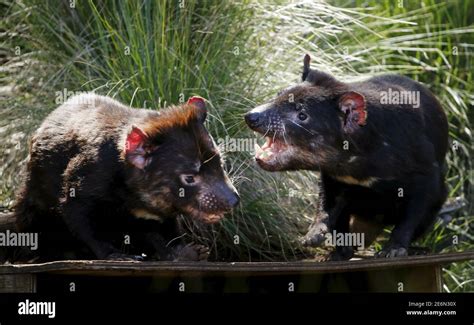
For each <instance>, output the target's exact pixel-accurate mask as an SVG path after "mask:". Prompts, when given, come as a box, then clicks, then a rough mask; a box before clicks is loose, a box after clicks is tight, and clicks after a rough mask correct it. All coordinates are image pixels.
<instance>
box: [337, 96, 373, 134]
mask: <svg viewBox="0 0 474 325" xmlns="http://www.w3.org/2000/svg"><path fill="white" fill-rule="evenodd" d="M339 108H340V109H341V111H342V112H343V113H344V121H343V128H344V131H346V132H352V131H355V130H356V129H357V128H358V127H360V126H364V125H365V124H366V123H367V106H366V101H365V97H364V95H362V94H359V93H358V92H355V91H351V92H348V93H345V94H344V95H342V96H341V98H340V99H339Z"/></svg>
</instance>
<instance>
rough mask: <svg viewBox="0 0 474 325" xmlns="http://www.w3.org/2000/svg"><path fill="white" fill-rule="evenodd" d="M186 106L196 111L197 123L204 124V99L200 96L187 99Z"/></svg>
mask: <svg viewBox="0 0 474 325" xmlns="http://www.w3.org/2000/svg"><path fill="white" fill-rule="evenodd" d="M188 104H189V105H192V106H194V107H196V108H197V109H198V119H199V121H201V122H204V121H205V120H206V117H207V109H206V102H205V100H204V98H202V97H200V96H193V97H191V98H189V99H188Z"/></svg>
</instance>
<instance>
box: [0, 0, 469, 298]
mask: <svg viewBox="0 0 474 325" xmlns="http://www.w3.org/2000/svg"><path fill="white" fill-rule="evenodd" d="M181 3H184V8H182V7H180V4H181ZM69 4H70V2H69V1H61V2H59V3H58V2H57V1H35V0H24V1H21V2H16V4H15V5H13V6H12V7H14V8H15V9H11V11H10V12H12V13H14V14H11V15H10V17H12V16H13V18H11V19H12V21H17V20H15V19H18V17H21V21H22V22H24V25H25V26H26V27H27V28H28V31H27V32H24V35H27V37H26V46H27V47H29V48H30V50H31V53H33V54H34V55H33V57H34V58H35V59H37V60H40V61H41V62H42V69H43V70H44V71H47V74H46V75H45V77H44V79H43V81H42V83H41V90H42V91H43V92H44V93H45V94H46V95H45V101H48V100H49V104H48V103H46V104H45V105H46V106H47V107H48V108H52V107H53V106H54V103H53V102H54V94H55V91H61V90H62V89H63V88H68V89H69V90H81V91H84V90H95V91H96V92H99V93H103V94H108V95H110V96H114V97H116V98H118V99H120V100H122V101H124V102H126V103H128V104H130V105H132V106H136V107H148V108H153V109H159V108H161V107H164V106H166V105H167V104H170V103H178V102H180V101H183V100H185V99H186V98H187V97H189V96H191V95H194V94H198V95H201V96H204V97H206V98H207V99H208V100H209V106H210V118H209V121H208V127H209V129H210V130H211V133H212V134H213V135H214V137H215V138H225V136H230V137H233V138H252V137H253V134H252V133H250V132H249V131H248V129H247V128H246V127H245V125H244V123H243V119H242V115H243V113H244V112H246V111H247V110H248V109H250V108H251V107H253V106H254V105H257V104H259V103H261V102H263V101H264V100H266V99H268V98H270V97H271V96H272V95H273V94H274V93H275V92H276V91H277V90H278V89H279V88H281V87H285V86H287V85H288V84H289V83H292V82H297V81H298V80H299V73H300V71H301V63H302V62H301V61H302V56H303V55H304V54H305V53H310V54H311V55H312V58H313V60H312V65H313V66H314V67H316V68H319V69H322V70H325V71H328V72H330V73H332V74H334V75H335V76H337V77H338V78H341V79H342V80H346V81H350V80H356V79H360V78H364V77H367V76H372V75H375V74H381V73H386V72H393V73H400V74H404V75H407V76H409V77H412V78H414V79H415V80H419V81H421V82H423V83H425V84H427V85H428V87H429V88H430V89H432V91H433V92H434V93H436V94H437V96H438V97H439V98H440V99H441V101H442V102H443V105H444V107H445V109H446V111H447V114H448V118H449V123H450V137H451V140H452V141H456V142H454V143H453V146H451V150H450V151H449V154H448V159H447V160H448V163H449V170H448V176H447V182H448V185H449V188H450V195H451V196H464V197H466V198H467V199H468V200H469V201H470V202H469V204H470V205H469V207H468V208H467V209H465V210H464V211H463V212H462V213H460V214H458V215H456V218H454V219H453V221H452V222H451V223H449V224H448V225H444V224H442V223H438V224H437V225H436V227H435V229H434V230H433V231H432V232H431V233H430V234H429V236H427V237H426V238H425V239H424V240H423V241H421V242H420V243H419V244H421V245H423V246H429V247H431V248H433V249H434V250H435V251H440V250H443V251H446V250H462V249H467V248H472V247H473V246H474V245H473V240H472V234H473V229H472V228H470V227H472V226H470V225H472V224H474V222H473V221H474V216H473V215H474V212H473V202H472V201H473V200H472V193H473V179H472V176H473V175H472V162H471V161H472V158H471V156H470V155H471V154H472V149H473V147H472V136H471V125H470V120H471V118H472V114H473V113H472V106H473V103H474V95H473V94H474V89H473V88H474V82H473V73H472V67H473V63H474V62H473V55H472V50H473V48H474V37H473V35H474V26H473V17H472V15H469V9H470V8H473V7H474V1H472V0H467V1H463V2H458V1H448V2H435V1H433V0H425V1H424V2H422V4H420V3H418V2H410V1H404V5H405V6H404V7H402V8H399V7H398V6H397V4H398V2H396V1H388V0H387V1H382V2H380V1H368V0H367V1H359V0H358V1H329V2H323V1H317V0H301V1H300V0H296V1H279V2H272V1H258V2H257V1H237V2H233V1H232V2H231V1H218V0H208V1H185V2H179V1H176V2H169V1H164V0H157V1H146V0H141V1H106V2H105V1H92V0H89V1H77V2H76V6H75V8H71V7H70V5H69ZM14 26H17V25H15V24H11V26H10V27H9V28H10V29H13V28H16V27H14ZM22 41H25V39H22ZM18 42H19V40H18V38H14V37H10V38H9V39H8V40H7V41H6V43H5V44H9V46H10V48H13V45H14V43H18ZM39 91H40V90H38V92H39ZM21 143H22V145H23V146H24V145H25V141H23V142H21ZM251 156H252V154H251V153H249V152H226V153H225V158H226V168H227V169H228V171H229V172H230V174H231V176H232V178H233V179H234V181H235V183H236V184H237V187H238V190H239V192H240V193H241V196H242V203H241V206H240V207H239V209H237V210H236V211H234V213H233V214H232V215H229V216H228V218H227V219H225V220H224V222H223V223H222V224H221V225H219V226H213V227H210V228H202V227H200V226H199V225H195V224H188V232H189V236H190V237H192V238H193V239H194V240H197V241H202V242H204V243H206V244H208V245H210V246H211V248H212V250H213V253H214V254H213V257H214V258H215V259H219V260H220V259H225V260H281V259H294V258H300V257H301V256H303V255H304V254H305V251H304V250H303V249H302V248H301V247H300V245H299V243H298V237H299V236H300V235H301V234H302V233H304V231H305V229H306V227H307V226H308V224H309V222H310V220H311V219H312V218H313V216H314V213H315V210H316V209H315V206H316V203H315V202H316V200H317V189H316V183H317V175H315V174H313V173H309V172H293V173H280V174H272V173H267V172H263V171H261V170H259V169H258V168H256V166H255V165H254V163H253V162H252V159H251ZM9 184H10V185H9ZM11 184H14V181H12V182H10V183H7V186H11ZM453 235H459V236H460V239H461V243H460V244H458V245H452V243H451V237H452V236H453ZM235 236H238V243H237V242H236V237H235ZM466 272H467V273H468V274H471V275H472V272H473V268H472V265H469V264H467V265H464V264H463V265H453V266H452V268H451V269H449V270H447V271H446V277H447V283H448V284H449V287H448V290H449V288H452V290H468V289H469V288H471V290H472V288H473V286H472V283H470V282H468V283H465V284H463V285H461V286H459V284H461V283H463V281H462V279H464V278H465V276H466ZM469 272H471V273H469ZM460 279H461V280H460ZM454 288H456V289H454ZM466 288H468V289H466Z"/></svg>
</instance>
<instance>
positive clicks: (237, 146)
mask: <svg viewBox="0 0 474 325" xmlns="http://www.w3.org/2000/svg"><path fill="white" fill-rule="evenodd" d="M256 144H257V139H256V138H232V137H229V136H226V137H225V138H218V139H217V145H218V146H219V149H220V150H222V151H224V152H250V153H251V154H255V145H256Z"/></svg>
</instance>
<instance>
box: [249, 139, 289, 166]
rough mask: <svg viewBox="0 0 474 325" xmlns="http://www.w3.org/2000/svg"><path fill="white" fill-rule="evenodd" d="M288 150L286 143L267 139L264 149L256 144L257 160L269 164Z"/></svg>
mask: <svg viewBox="0 0 474 325" xmlns="http://www.w3.org/2000/svg"><path fill="white" fill-rule="evenodd" d="M286 150H288V145H287V144H285V143H284V142H282V141H280V140H279V139H276V138H273V137H265V144H264V145H263V146H262V147H260V146H259V145H258V144H255V159H257V161H259V160H260V161H263V162H268V161H270V160H272V159H275V158H277V157H278V155H281V154H282V153H283V152H285V151H286Z"/></svg>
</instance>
